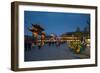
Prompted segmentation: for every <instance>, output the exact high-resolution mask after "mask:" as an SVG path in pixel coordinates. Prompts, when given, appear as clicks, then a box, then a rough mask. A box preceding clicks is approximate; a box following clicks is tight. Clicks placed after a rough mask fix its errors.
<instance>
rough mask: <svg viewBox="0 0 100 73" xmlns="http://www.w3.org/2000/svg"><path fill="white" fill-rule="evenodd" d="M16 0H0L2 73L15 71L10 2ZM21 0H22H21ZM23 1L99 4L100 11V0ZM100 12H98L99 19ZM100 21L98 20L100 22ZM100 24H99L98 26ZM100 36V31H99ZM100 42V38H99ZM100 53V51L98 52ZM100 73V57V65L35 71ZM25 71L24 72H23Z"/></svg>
mask: <svg viewBox="0 0 100 73" xmlns="http://www.w3.org/2000/svg"><path fill="white" fill-rule="evenodd" d="M12 1H14V0H0V73H14V72H13V71H11V70H10V59H11V57H10V54H11V46H10V45H11V38H10V37H11V36H10V35H11V32H10V31H11V12H10V8H11V6H10V3H11V2H12ZM19 1H20V0H19ZM21 1H34V2H36V1H37V2H47V3H62V4H78V5H93V6H97V5H98V6H99V8H98V9H99V12H98V13H100V5H99V3H100V0H21ZM99 16H100V14H98V19H99V18H100V17H99ZM99 23H100V22H98V24H99ZM99 27H100V25H98V28H99ZM99 30H100V29H99ZM99 30H98V31H99ZM98 34H99V35H98V37H100V33H98ZM98 40H99V41H98V43H100V38H99V39H98ZM99 48H100V46H99V47H98V51H99V52H100V50H99ZM98 55H100V53H98ZM41 72H43V73H55V72H57V73H61V72H62V73H87V72H88V73H99V72H100V58H99V66H98V67H88V68H72V69H71V68H70V69H56V70H40V71H34V73H41ZM22 73H24V72H22ZM25 73H33V71H26V72H25Z"/></svg>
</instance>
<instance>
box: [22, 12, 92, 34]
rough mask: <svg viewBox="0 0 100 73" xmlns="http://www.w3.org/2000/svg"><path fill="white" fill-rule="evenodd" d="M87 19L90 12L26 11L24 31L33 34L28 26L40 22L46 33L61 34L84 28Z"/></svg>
mask: <svg viewBox="0 0 100 73" xmlns="http://www.w3.org/2000/svg"><path fill="white" fill-rule="evenodd" d="M87 21H90V14H83V13H61V12H39V11H24V33H25V35H32V33H31V32H30V31H28V29H27V28H31V24H40V25H41V26H42V27H44V29H45V32H46V34H51V33H55V34H57V35H58V36H59V35H61V34H62V33H65V32H73V31H75V30H76V28H77V27H80V29H81V30H83V29H84V27H85V26H87Z"/></svg>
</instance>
